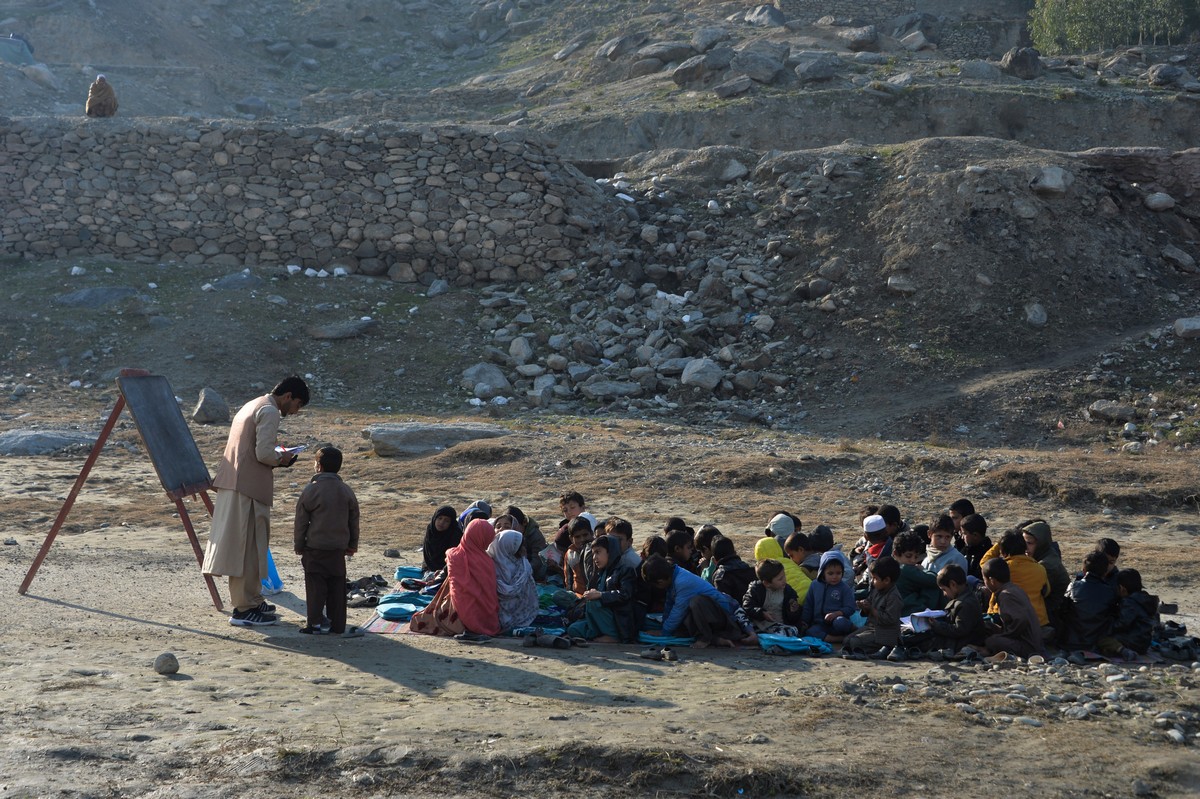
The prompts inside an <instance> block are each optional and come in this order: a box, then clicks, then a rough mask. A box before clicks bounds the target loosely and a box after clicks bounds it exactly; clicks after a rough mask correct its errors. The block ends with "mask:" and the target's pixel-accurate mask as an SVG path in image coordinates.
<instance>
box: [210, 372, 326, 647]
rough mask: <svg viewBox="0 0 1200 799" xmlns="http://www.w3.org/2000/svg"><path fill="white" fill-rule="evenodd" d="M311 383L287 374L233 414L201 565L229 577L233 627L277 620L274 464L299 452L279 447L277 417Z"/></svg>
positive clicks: (299, 401) (302, 398)
mask: <svg viewBox="0 0 1200 799" xmlns="http://www.w3.org/2000/svg"><path fill="white" fill-rule="evenodd" d="M308 396H309V395H308V385H307V384H306V383H305V382H304V381H303V380H301V379H300V378H299V377H294V376H293V377H289V378H286V379H284V380H283V382H281V383H280V384H279V385H277V386H275V388H274V389H273V390H272V391H271V393H270V394H266V395H264V396H262V397H259V398H257V399H254V400H251V401H250V402H247V403H246V404H245V405H243V406H242V409H241V410H239V411H238V412H237V415H236V416H234V417H233V425H232V426H231V427H230V429H229V441H228V443H226V445H225V454H223V455H222V456H221V464H220V466H218V467H217V475H216V477H215V478H213V488H215V489H217V499H216V502H215V503H213V520H212V531H211V532H210V533H209V536H208V549H207V551H206V552H205V554H204V567H203V569H202V571H203V572H204V573H205V574H210V575H213V576H216V577H219V576H225V577H228V578H229V601H230V602H231V603H232V604H233V615H232V616H230V617H229V623H230V624H232V625H234V626H235V627H256V626H260V625H265V624H274V623H275V622H277V621H279V617H278V616H276V615H275V606H274V605H269V604H267V602H266V600H264V599H263V596H262V576H263V575H265V574H266V573H267V546H268V544H270V539H271V502H272V500H273V499H274V495H275V475H274V473H273V472H272V471H271V470H272V469H274V468H275V467H276V466H284V467H287V466H291V465H292V463H294V462H295V460H296V455H295V454H294V453H291V454H281V453H278V452H276V451H275V444H276V437H277V436H278V434H279V420H280V419H281V418H282V417H284V416H291V415H292V414H294V413H299V412H300V409H301V408H303V407H304V406H305V405H307V404H308Z"/></svg>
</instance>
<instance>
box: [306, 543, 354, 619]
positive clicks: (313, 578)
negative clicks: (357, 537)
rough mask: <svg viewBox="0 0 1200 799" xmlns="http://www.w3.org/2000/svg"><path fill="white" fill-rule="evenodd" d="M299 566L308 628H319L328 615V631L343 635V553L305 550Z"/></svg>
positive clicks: (344, 563)
mask: <svg viewBox="0 0 1200 799" xmlns="http://www.w3.org/2000/svg"><path fill="white" fill-rule="evenodd" d="M300 565H301V566H302V567H303V568H304V601H305V604H306V605H308V626H309V627H311V628H313V629H316V628H318V627H320V626H321V623H322V622H323V621H324V620H325V618H324V617H325V615H326V614H328V616H329V631H330V632H331V633H336V634H338V635H341V634H342V633H344V632H346V550H344V549H305V550H304V554H303V555H301V556H300Z"/></svg>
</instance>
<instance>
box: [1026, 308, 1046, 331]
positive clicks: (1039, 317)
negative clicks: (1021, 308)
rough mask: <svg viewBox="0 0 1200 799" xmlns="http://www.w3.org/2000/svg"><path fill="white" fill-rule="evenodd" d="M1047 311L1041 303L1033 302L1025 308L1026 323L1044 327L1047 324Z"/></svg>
mask: <svg viewBox="0 0 1200 799" xmlns="http://www.w3.org/2000/svg"><path fill="white" fill-rule="evenodd" d="M1046 320H1047V317H1046V309H1045V308H1043V307H1042V305H1041V303H1037V302H1031V303H1029V304H1028V305H1026V306H1025V321H1026V322H1028V323H1029V324H1031V325H1033V326H1034V327H1042V326H1043V325H1045V324H1046Z"/></svg>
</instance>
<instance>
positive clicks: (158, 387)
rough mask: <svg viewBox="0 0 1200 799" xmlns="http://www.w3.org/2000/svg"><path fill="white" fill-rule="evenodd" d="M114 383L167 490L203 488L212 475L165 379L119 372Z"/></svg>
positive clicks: (181, 493) (185, 492) (181, 492)
mask: <svg viewBox="0 0 1200 799" xmlns="http://www.w3.org/2000/svg"><path fill="white" fill-rule="evenodd" d="M117 386H118V387H119V388H120V389H121V396H123V397H124V398H125V405H126V407H127V409H128V410H129V415H130V416H132V417H133V422H134V424H136V425H137V429H138V433H140V434H141V436H142V442H143V443H144V444H145V445H146V451H147V452H148V453H149V455H150V461H151V462H152V463H153V464H154V471H156V472H157V473H158V479H159V480H160V481H161V482H162V485H163V488H164V489H165V490H166V492H167V494H168V495H170V496H172V497H178V498H182V497H186V496H191V495H192V494H195V493H197V492H200V491H205V490H207V489H208V488H209V487H210V486H211V485H212V478H211V477H210V476H209V474H208V467H207V466H205V465H204V458H203V457H201V455H200V448H199V447H197V446H196V439H194V438H192V431H191V430H189V429H188V426H187V422H186V421H185V420H184V418H183V413H182V412H181V411H180V410H179V403H177V402H176V401H175V392H174V391H172V390H171V384H170V383H168V382H167V379H166V378H165V377H163V376H162V375H145V376H136V377H129V376H122V377H118V378H117Z"/></svg>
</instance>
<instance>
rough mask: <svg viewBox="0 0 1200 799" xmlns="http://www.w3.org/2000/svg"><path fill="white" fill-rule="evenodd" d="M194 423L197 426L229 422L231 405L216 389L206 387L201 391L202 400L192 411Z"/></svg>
mask: <svg viewBox="0 0 1200 799" xmlns="http://www.w3.org/2000/svg"><path fill="white" fill-rule="evenodd" d="M192 421H193V422H196V423H197V424H221V423H224V422H228V421H229V403H227V402H226V401H225V398H224V397H222V396H221V395H220V394H218V393H217V391H216V389H213V388H209V387H208V386H205V387H204V388H202V389H200V399H199V401H198V402H197V403H196V408H195V410H193V411H192Z"/></svg>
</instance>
